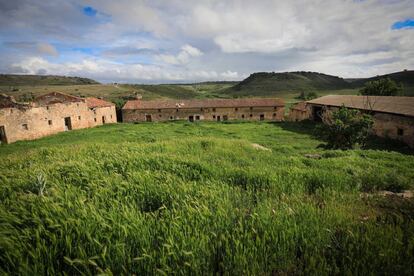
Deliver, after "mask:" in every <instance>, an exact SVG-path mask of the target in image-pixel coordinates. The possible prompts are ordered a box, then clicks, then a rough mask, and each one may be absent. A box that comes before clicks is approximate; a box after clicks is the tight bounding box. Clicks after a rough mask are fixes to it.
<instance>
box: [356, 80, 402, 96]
mask: <svg viewBox="0 0 414 276" xmlns="http://www.w3.org/2000/svg"><path fill="white" fill-rule="evenodd" d="M359 92H360V93H361V95H366V96H401V95H402V94H403V87H402V85H401V84H397V83H396V82H395V81H393V80H391V79H390V78H383V79H378V80H373V81H369V82H367V83H365V86H364V87H363V88H362V89H361V90H360V91H359Z"/></svg>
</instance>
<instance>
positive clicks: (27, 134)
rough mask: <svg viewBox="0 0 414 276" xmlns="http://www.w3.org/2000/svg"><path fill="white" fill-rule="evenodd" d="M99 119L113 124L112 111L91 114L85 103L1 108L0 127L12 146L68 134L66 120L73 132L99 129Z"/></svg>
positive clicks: (105, 108)
mask: <svg viewBox="0 0 414 276" xmlns="http://www.w3.org/2000/svg"><path fill="white" fill-rule="evenodd" d="M95 113H96V114H95ZM102 116H105V117H106V118H107V120H106V123H115V122H116V112H115V107H114V106H113V107H100V108H95V111H94V110H91V109H89V108H88V106H87V104H86V103H85V102H69V103H56V104H51V105H48V106H40V107H30V108H27V109H23V108H1V109H0V127H3V128H4V130H5V134H6V138H7V141H6V142H7V143H12V142H15V141H18V140H32V139H37V138H40V137H43V136H47V135H51V134H55V133H59V132H62V131H66V130H69V129H68V127H67V126H65V118H67V119H66V122H67V123H66V124H68V123H69V125H70V127H69V128H71V129H72V130H74V129H81V128H88V127H93V126H96V125H101V124H102ZM95 118H97V120H96V122H95V120H94V119H95Z"/></svg>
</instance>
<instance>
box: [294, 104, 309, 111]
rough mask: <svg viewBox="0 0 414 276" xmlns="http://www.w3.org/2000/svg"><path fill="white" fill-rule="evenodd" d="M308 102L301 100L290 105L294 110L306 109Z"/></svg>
mask: <svg viewBox="0 0 414 276" xmlns="http://www.w3.org/2000/svg"><path fill="white" fill-rule="evenodd" d="M306 104H307V103H306V102H299V103H296V104H294V105H292V106H291V107H290V109H292V110H298V111H306Z"/></svg>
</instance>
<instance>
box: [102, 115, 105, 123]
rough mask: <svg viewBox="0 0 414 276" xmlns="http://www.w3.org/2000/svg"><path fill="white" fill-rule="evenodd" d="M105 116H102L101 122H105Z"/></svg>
mask: <svg viewBox="0 0 414 276" xmlns="http://www.w3.org/2000/svg"><path fill="white" fill-rule="evenodd" d="M105 122H106V121H105V116H102V124H103V125H104V124H105Z"/></svg>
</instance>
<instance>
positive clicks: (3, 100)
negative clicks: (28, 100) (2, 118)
mask: <svg viewBox="0 0 414 276" xmlns="http://www.w3.org/2000/svg"><path fill="white" fill-rule="evenodd" d="M29 107H30V106H29V104H25V103H18V102H16V100H15V99H14V97H13V96H8V95H6V94H0V108H29Z"/></svg>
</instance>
